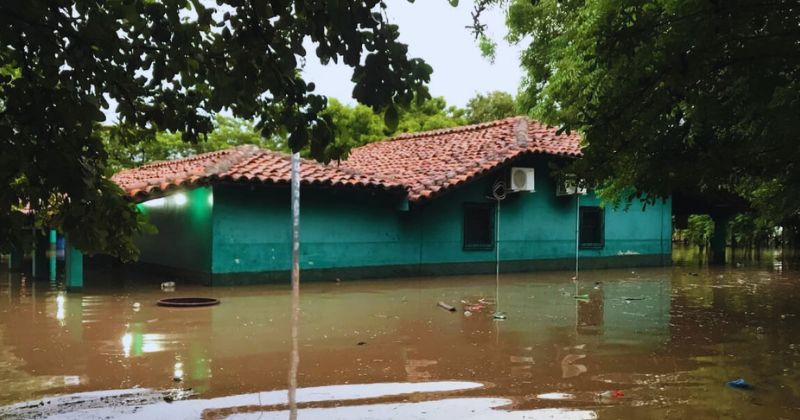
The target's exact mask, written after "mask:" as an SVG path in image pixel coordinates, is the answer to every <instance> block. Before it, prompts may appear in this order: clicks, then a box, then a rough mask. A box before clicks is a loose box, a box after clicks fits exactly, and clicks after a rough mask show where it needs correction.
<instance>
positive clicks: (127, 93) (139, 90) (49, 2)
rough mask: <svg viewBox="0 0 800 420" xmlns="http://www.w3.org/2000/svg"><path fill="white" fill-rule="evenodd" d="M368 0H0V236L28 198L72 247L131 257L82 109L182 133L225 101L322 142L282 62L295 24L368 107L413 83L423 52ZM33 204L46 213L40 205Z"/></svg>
mask: <svg viewBox="0 0 800 420" xmlns="http://www.w3.org/2000/svg"><path fill="white" fill-rule="evenodd" d="M385 7H386V5H385V4H384V3H383V2H381V1H378V0H366V1H363V2H317V1H311V0H280V1H270V2H267V1H264V0H247V1H245V0H218V1H217V2H216V3H214V5H213V6H209V3H208V2H201V1H197V0H191V1H189V0H164V1H160V2H156V1H146V0H113V1H104V2H100V1H92V0H72V1H69V0H25V1H23V0H7V1H4V2H2V3H0V183H2V185H8V187H7V188H6V187H4V188H3V189H2V191H1V192H0V249H2V250H8V249H9V247H11V246H12V244H13V243H14V241H15V238H17V237H18V234H19V228H20V226H21V223H22V222H21V220H22V218H21V217H20V216H19V213H18V212H16V211H15V210H17V209H19V208H20V207H25V206H27V207H29V208H30V209H31V210H33V211H34V212H35V214H36V215H37V217H38V218H39V220H38V222H37V223H39V224H47V225H48V226H53V227H57V228H58V229H60V230H61V231H63V232H65V233H66V234H67V235H68V236H69V240H70V241H71V242H72V243H73V244H75V245H77V246H78V247H79V248H80V249H82V250H83V251H85V252H88V253H95V252H100V251H104V252H108V253H110V254H112V255H116V256H119V257H123V258H132V257H135V255H136V249H135V247H134V246H133V243H132V241H131V238H132V236H133V235H134V234H135V233H136V232H138V231H139V230H140V229H141V226H142V224H141V222H142V220H141V217H140V216H139V215H138V214H137V213H136V209H135V207H134V205H133V204H132V203H130V202H128V201H126V200H124V199H123V194H122V192H121V191H120V190H119V188H118V187H117V186H116V185H114V184H113V182H111V181H110V180H109V179H108V178H107V177H106V174H107V173H108V172H109V168H108V153H107V151H106V150H105V148H104V143H103V141H102V136H101V132H103V130H102V129H99V128H98V122H101V121H103V120H104V114H103V112H102V111H103V110H109V109H111V108H112V102H111V101H112V100H113V101H114V102H116V103H117V105H116V108H115V109H113V111H114V112H115V113H116V114H117V119H118V121H119V125H120V130H119V132H118V134H119V135H121V136H129V137H128V138H127V139H126V141H127V142H128V146H130V147H134V146H135V145H136V144H140V143H142V142H143V141H144V138H143V137H141V136H148V135H154V134H148V133H147V131H148V130H149V131H150V132H151V133H154V132H159V131H167V132H170V133H180V136H181V138H182V139H183V140H186V141H188V142H190V143H197V142H198V141H200V140H202V139H204V138H205V137H206V136H207V135H208V133H210V132H211V131H212V130H213V129H214V124H213V122H214V119H213V116H214V115H215V114H217V113H219V112H220V111H222V110H225V109H227V110H229V111H230V112H231V113H232V114H233V115H234V116H236V117H239V118H243V119H246V120H257V121H258V124H257V125H256V128H257V129H258V130H259V131H260V133H261V135H262V136H263V137H265V138H272V136H273V135H275V134H276V133H277V134H280V135H286V136H287V139H288V144H289V146H290V148H291V149H292V150H294V151H297V150H300V149H302V148H303V147H305V146H306V145H308V146H309V148H310V152H311V155H313V156H321V157H322V158H323V159H324V158H326V156H324V154H323V152H324V150H325V149H326V147H327V146H328V144H329V143H330V142H331V138H332V129H331V121H330V119H329V118H326V117H325V116H324V115H323V113H322V111H323V110H324V109H325V106H326V98H325V97H323V96H320V95H317V94H314V84H313V83H308V82H306V81H305V80H303V78H302V76H301V74H300V72H299V71H298V66H300V65H301V64H302V62H303V60H305V56H306V54H307V51H306V49H305V47H304V40H309V41H310V42H311V43H312V44H313V45H314V47H315V50H314V53H315V54H316V56H317V57H318V58H319V59H320V60H321V61H322V62H323V63H328V62H330V61H334V62H337V61H339V60H341V61H342V62H343V63H344V64H346V65H347V66H349V67H351V68H352V69H353V77H352V80H353V82H354V83H355V88H354V90H353V96H354V98H355V99H356V100H358V101H359V102H361V103H363V104H365V105H367V106H369V107H371V108H372V109H373V110H375V111H379V112H383V113H384V115H385V121H386V123H387V125H388V126H390V127H394V126H396V124H397V123H398V111H397V108H398V107H401V106H408V105H409V104H410V103H411V101H412V99H413V98H415V97H421V98H425V97H427V95H428V93H427V89H426V87H425V83H427V82H428V81H429V78H430V73H431V68H430V67H429V66H428V65H427V64H425V63H424V62H423V61H422V60H420V59H409V58H408V57H407V47H406V45H404V44H402V43H400V42H398V40H397V39H398V35H399V33H398V28H397V26H396V25H391V24H388V23H387V22H386V19H385V16H384V14H383V13H382V9H383V8H385ZM44 217H46V219H47V220H42V218H44Z"/></svg>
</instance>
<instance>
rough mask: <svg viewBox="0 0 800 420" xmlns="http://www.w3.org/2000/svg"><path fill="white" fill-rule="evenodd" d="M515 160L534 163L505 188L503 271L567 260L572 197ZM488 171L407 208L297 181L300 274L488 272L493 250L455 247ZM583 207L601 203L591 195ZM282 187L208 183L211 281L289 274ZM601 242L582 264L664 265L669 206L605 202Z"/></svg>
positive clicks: (385, 197) (485, 189)
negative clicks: (527, 174)
mask: <svg viewBox="0 0 800 420" xmlns="http://www.w3.org/2000/svg"><path fill="white" fill-rule="evenodd" d="M514 166H533V167H534V168H535V169H536V192H534V193H517V194H509V196H508V198H507V199H506V200H505V201H503V202H502V203H501V208H500V243H499V244H500V256H501V260H502V261H504V264H503V271H525V270H536V269H556V268H561V269H563V268H571V267H574V257H575V223H576V211H577V207H576V198H575V197H556V195H555V182H554V181H553V180H551V179H550V177H549V168H548V165H547V161H546V159H545V158H543V157H531V158H528V159H527V160H526V161H521V162H518V163H515V164H514ZM505 176H507V170H505V169H504V170H500V171H496V172H495V173H494V174H490V175H488V176H485V177H483V178H481V179H479V180H477V181H475V182H472V183H470V184H468V185H466V186H464V187H461V188H457V189H455V190H454V191H451V192H448V193H446V194H445V195H443V196H441V197H439V198H437V199H435V200H433V201H431V202H429V203H426V204H424V205H421V206H413V205H412V207H411V209H410V210H408V211H401V210H398V208H399V204H400V200H401V198H400V197H397V196H391V195H389V194H387V193H384V192H372V193H371V192H367V191H346V190H343V189H337V190H331V189H324V188H321V187H303V189H302V191H301V222H300V223H301V244H302V245H301V268H302V269H303V270H305V272H304V275H303V276H304V279H313V278H315V277H316V278H327V279H331V278H334V277H342V278H355V277H382V276H403V275H420V274H448V273H452V274H455V273H460V272H472V273H479V272H493V270H494V261H495V250H494V249H490V250H480V251H477V250H464V249H463V232H462V230H463V205H464V203H467V202H474V203H482V202H491V201H490V200H488V199H487V198H486V196H487V195H488V194H489V191H490V186H491V185H492V183H494V181H495V180H496V179H497V178H498V177H505ZM580 200H581V205H599V201H598V199H597V198H596V197H594V195H592V194H590V195H588V196H583V197H581V198H580ZM289 211H290V210H289V190H288V187H286V186H255V185H254V186H244V185H217V186H215V187H214V211H213V223H212V228H211V229H212V230H213V244H211V246H210V248H213V258H212V260H211V263H210V267H211V268H210V269H211V271H212V273H213V276H214V283H215V284H225V283H237V284H238V283H249V282H254V283H257V282H265V281H279V282H283V281H288V276H287V274H286V272H287V271H288V270H289V267H290V213H289ZM604 218H605V245H604V247H603V248H601V249H592V250H581V251H580V255H581V261H582V263H581V266H582V267H584V268H590V267H608V266H625V265H654V264H668V263H669V262H670V257H669V254H670V253H671V241H670V238H671V230H672V228H671V203H670V202H669V201H667V202H666V203H658V204H656V205H654V206H648V207H647V209H646V210H644V211H643V210H642V208H641V205H640V204H638V203H635V204H633V205H632V206H631V207H630V208H629V209H627V210H625V209H611V208H606V209H605V212H604Z"/></svg>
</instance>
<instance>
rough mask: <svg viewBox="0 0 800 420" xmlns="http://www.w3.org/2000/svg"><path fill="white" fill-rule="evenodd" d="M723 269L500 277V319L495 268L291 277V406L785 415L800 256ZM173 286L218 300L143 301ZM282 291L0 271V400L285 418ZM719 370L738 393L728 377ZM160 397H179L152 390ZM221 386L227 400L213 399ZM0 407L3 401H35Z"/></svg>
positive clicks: (793, 379)
mask: <svg viewBox="0 0 800 420" xmlns="http://www.w3.org/2000/svg"><path fill="white" fill-rule="evenodd" d="M740 265H741V266H739V267H737V266H735V265H733V266H728V267H711V268H709V267H707V266H704V265H698V264H696V263H693V262H686V261H683V260H682V259H681V258H680V256H679V258H678V265H676V266H674V267H668V268H656V269H635V270H631V269H627V270H604V271H584V272H582V273H581V275H580V281H579V283H578V284H577V285H576V284H575V283H574V282H573V281H572V280H571V278H572V276H573V273H569V272H541V273H525V274H506V275H503V276H502V284H501V287H500V296H499V302H500V308H499V310H501V311H502V312H504V313H506V314H507V319H506V320H503V321H497V320H493V319H492V313H493V311H495V310H496V309H497V308H495V306H496V305H495V301H496V299H495V298H496V297H495V279H494V276H459V277H442V278H407V279H391V280H376V281H353V282H343V283H341V284H339V283H336V282H325V283H308V284H304V285H303V286H302V292H301V307H302V312H301V316H300V322H301V323H300V338H299V346H300V370H299V378H298V382H299V386H300V387H302V388H312V389H309V390H306V393H305V394H304V393H303V390H300V391H299V392H298V398H299V401H300V402H301V403H303V401H306V406H301V408H302V410H301V418H303V417H304V416H303V415H304V414H305V417H322V418H325V417H337V416H338V417H342V418H348V417H360V416H371V417H380V418H399V417H405V418H408V417H423V418H431V417H435V418H447V417H450V416H451V415H452V416H458V417H459V418H464V417H469V415H470V414H472V415H473V416H475V417H476V418H487V417H491V416H497V417H503V416H505V417H522V415H525V416H528V417H534V418H535V417H537V415H538V417H548V416H551V415H553V416H556V417H559V416H571V417H570V418H654V419H655V418H659V419H660V418H689V417H693V418H754V417H756V416H759V417H762V418H787V419H788V418H798V417H800V370H799V369H800V367H799V366H798V362H800V305H798V298H800V271H796V270H797V266H793V265H792V264H791V263H790V262H788V261H781V258H780V256H777V257H773V256H772V254H770V255H769V256H768V257H767V258H764V259H762V261H761V262H750V261H748V262H746V263H744V264H740ZM110 277H113V276H110ZM115 282H116V283H123V285H120V286H109V285H108V283H115ZM576 288H577V289H576ZM178 296H209V297H216V298H218V299H220V300H221V301H222V303H221V304H220V305H219V306H214V307H210V308H196V309H170V308H163V307H159V306H156V305H155V302H156V301H157V300H158V299H160V298H163V297H178ZM440 301H442V302H444V303H446V304H449V305H452V306H454V307H455V308H456V311H455V312H449V311H446V310H444V309H442V308H440V307H437V302H440ZM289 306H290V301H289V290H288V287H287V286H246V287H234V288H206V287H197V286H188V285H183V284H180V283H179V284H178V285H177V288H176V290H175V291H174V292H164V291H162V290H161V289H160V287H159V285H158V283H153V282H152V281H149V282H148V281H133V282H131V281H130V280H126V281H124V282H120V281H119V280H118V279H116V278H108V277H106V278H105V279H99V280H98V279H94V280H93V282H90V284H89V285H88V287H87V288H86V289H85V291H84V292H83V293H77V294H71V293H64V292H63V291H61V287H60V285H58V284H50V283H49V282H46V281H44V282H41V281H31V280H30V279H26V278H24V276H21V275H17V274H9V273H7V272H6V271H1V272H0V406H2V405H12V404H16V403H20V402H26V401H27V402H31V401H32V402H33V403H34V404H38V403H39V402H40V401H43V400H42V399H43V398H46V397H51V396H57V395H66V394H75V393H84V392H89V391H108V392H111V393H112V394H113V392H115V390H128V391H126V392H129V393H134V394H136V393H138V392H141V391H140V390H155V391H158V392H163V394H155V395H156V397H155V398H153V395H151V394H148V395H147V396H142V397H141V398H139V397H137V398H138V400H136V399H134V400H126V401H127V402H124V401H123V403H122V404H123V405H125V404H127V405H131V404H134V403H135V404H139V405H141V406H146V405H148V404H151V403H154V402H159V403H160V404H161V405H162V406H164V407H166V406H169V407H172V408H175V407H185V408H188V407H190V406H192V404H194V407H195V408H196V409H197V410H198V411H196V412H194V413H195V414H197V415H198V416H200V415H202V416H205V417H210V418H223V417H227V416H229V415H234V414H236V415H238V416H240V417H247V415H248V414H250V415H255V414H257V415H256V416H255V417H259V416H262V415H265V416H267V417H268V418H285V416H286V412H285V411H283V410H286V407H285V400H284V399H283V398H285V397H280V398H279V397H278V396H282V395H284V393H285V392H284V391H281V390H285V389H286V384H287V372H288V365H289V354H290V335H289V319H290V317H289ZM737 378H744V379H745V380H746V381H747V382H749V383H750V384H751V385H752V387H753V388H752V389H749V390H742V389H735V388H732V387H729V386H727V385H726V383H727V382H728V381H730V380H732V379H737ZM379 383H380V384H383V385H380V386H378V385H371V386H367V387H363V384H379ZM422 383H425V384H428V385H425V384H422ZM332 386H335V387H332ZM420 386H429V387H430V389H427V388H419V387H420ZM404 387H405V388H404ZM261 391H275V392H277V394H274V395H273V394H270V393H268V392H261ZM167 392H169V397H168V398H167V401H170V402H172V401H173V400H180V399H184V398H186V400H185V401H175V402H174V403H172V404H167V403H164V402H163V398H162V397H163V396H164V395H166V393H167ZM259 392H261V393H259ZM343 393H344V394H343ZM87 395H95V394H87ZM97 395H101V394H97ZM143 395H144V394H143ZM276 395H277V396H276ZM304 395H305V396H304ZM320 395H324V396H325V397H324V398H322V397H320ZM343 395H347V396H343ZM230 396H239V397H241V398H242V400H241V401H234V400H230V399H228V400H226V401H227V402H226V403H225V404H222V403H219V404H217V403H215V401H216V402H219V401H222V400H225V398H221V397H230ZM273 397H274V398H273ZM81 398H84V397H81ZM87 398H88V397H87ZM98 398H99V397H98ZM103 398H105V397H103ZM148 398H150V399H151V400H148ZM270 398H272V399H270ZM303 398H305V400H303ZM84 399H85V398H84ZM353 401H355V402H353ZM118 402H119V401H118ZM179 403H180V404H179ZM181 404H182V405H181ZM214 404H217V405H214ZM471 404H473V405H474V406H473V405H471ZM28 405H30V404H28ZM45 405H48V404H45ZM262 406H263V407H262ZM14 407H16V408H15V410H17V411H13V412H12V411H7V412H6V414H9V413H11V414H14V413H16V415H20V416H27V415H31V414H32V413H33V414H35V413H36V411H31V410H38V408H31V407H28V408H26V409H25V410H28V411H19V409H20V407H21V405H17V406H14ZM158 407H161V406H156V408H155V410H156V411H154V412H153V413H156V414H155V416H156V417H158V414H157V413H162V414H164V415H165V416H166V414H165V413H167V411H165V410H167V409H166V408H164V407H161V408H158ZM199 407H201V408H202V411H200V409H199ZM223 407H227V408H224V409H223ZM231 407H233V408H231ZM264 407H266V408H264ZM359 407H362V408H363V407H368V409H365V410H362V411H358V410H359ZM83 408H86V407H83ZM90 408H91V407H90ZM95 408H96V407H95ZM41 410H43V411H40V413H41V414H53V413H56V414H59V413H60V414H62V415H65V416H69V412H47V411H46V410H44V409H41ZM137 410H138V408H137ZM215 410H216V411H215ZM265 410H266V411H265ZM330 410H333V411H330ZM336 410H339V411H336ZM353 410H355V411H353ZM86 413H88V412H85V413H83V414H81V416H83V415H85V414H86ZM139 413H142V412H139ZM153 413H150V414H151V415H148V417H151V416H152V415H154V414H153ZM183 413H184V414H185V413H187V411H184V412H183ZM359 413H360V414H359ZM73 414H75V413H73ZM94 414H96V415H115V414H120V415H122V414H128V415H133V414H136V412H134V411H130V412H126V411H124V410H122V411H118V412H113V411H112V412H109V411H105V412H102V411H101V412H94ZM76 417H80V416H78V415H77V414H76ZM255 417H254V418H255ZM267 417H264V418H267Z"/></svg>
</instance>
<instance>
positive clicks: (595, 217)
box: [578, 207, 605, 249]
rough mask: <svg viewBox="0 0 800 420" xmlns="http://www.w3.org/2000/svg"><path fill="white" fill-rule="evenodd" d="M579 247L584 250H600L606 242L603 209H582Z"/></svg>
mask: <svg viewBox="0 0 800 420" xmlns="http://www.w3.org/2000/svg"><path fill="white" fill-rule="evenodd" d="M580 212H581V213H580V235H579V242H578V244H579V246H580V248H582V249H600V248H602V247H603V245H604V242H605V226H604V223H603V219H604V218H603V209H602V208H600V207H581V209H580Z"/></svg>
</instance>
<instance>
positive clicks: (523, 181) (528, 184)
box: [511, 168, 535, 192]
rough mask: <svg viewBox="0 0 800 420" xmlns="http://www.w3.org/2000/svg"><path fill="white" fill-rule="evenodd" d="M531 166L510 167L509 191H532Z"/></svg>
mask: <svg viewBox="0 0 800 420" xmlns="http://www.w3.org/2000/svg"><path fill="white" fill-rule="evenodd" d="M533 180H534V177H533V168H511V191H514V192H519V191H528V192H534V191H535V189H534V183H533Z"/></svg>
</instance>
